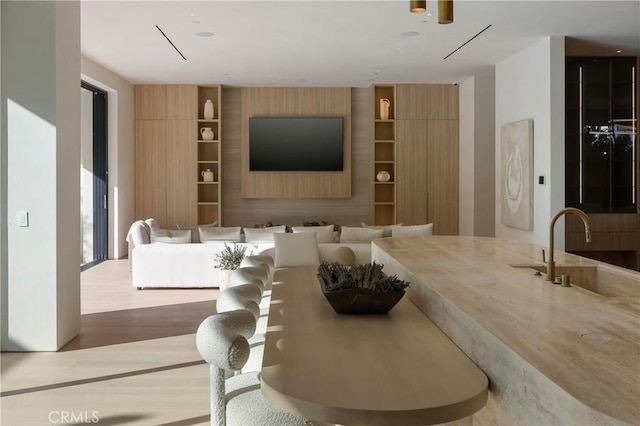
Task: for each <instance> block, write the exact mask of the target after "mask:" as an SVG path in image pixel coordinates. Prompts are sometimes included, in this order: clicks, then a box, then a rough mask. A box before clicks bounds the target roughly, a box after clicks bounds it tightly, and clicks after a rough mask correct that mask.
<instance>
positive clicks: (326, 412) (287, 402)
mask: <svg viewBox="0 0 640 426" xmlns="http://www.w3.org/2000/svg"><path fill="white" fill-rule="evenodd" d="M272 368H273V366H272V367H265V368H263V369H262V372H261V374H260V383H261V385H260V389H261V391H262V394H263V395H264V397H265V398H266V399H267V401H269V402H270V403H271V404H273V405H275V406H277V407H282V408H285V409H286V410H287V411H289V412H291V413H294V414H297V415H299V416H303V417H305V416H306V418H309V419H312V420H315V421H321V422H328V423H332V424H336V423H337V424H366V425H369V426H388V425H390V424H396V425H397V424H402V425H403V426H424V425H430V424H440V423H447V422H452V421H456V420H460V419H463V418H465V417H469V416H471V415H473V414H474V413H476V412H477V411H478V410H480V409H482V407H484V406H485V404H486V403H487V399H488V397H489V389H488V381H487V386H485V388H484V389H483V391H482V392H480V393H478V394H477V395H474V396H472V397H470V398H469V399H467V400H464V401H459V402H457V403H454V404H450V405H448V406H439V407H430V408H423V409H416V410H389V411H386V412H381V411H375V410H364V409H354V408H346V407H337V406H326V405H322V404H318V403H313V402H309V401H303V400H300V399H297V398H295V397H292V396H290V395H287V394H285V393H283V392H281V391H280V390H278V389H276V388H274V387H273V386H271V385H270V384H269V376H270V373H271V372H270V371H269V370H270V369H272ZM309 414H311V415H309Z"/></svg>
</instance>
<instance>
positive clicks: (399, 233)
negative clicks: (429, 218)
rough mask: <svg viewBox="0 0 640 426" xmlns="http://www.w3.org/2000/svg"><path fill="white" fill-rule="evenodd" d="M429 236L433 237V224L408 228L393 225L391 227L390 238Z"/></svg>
mask: <svg viewBox="0 0 640 426" xmlns="http://www.w3.org/2000/svg"><path fill="white" fill-rule="evenodd" d="M431 235H433V223H427V224H424V225H410V226H401V225H394V226H392V227H391V236H392V237H430V236H431Z"/></svg>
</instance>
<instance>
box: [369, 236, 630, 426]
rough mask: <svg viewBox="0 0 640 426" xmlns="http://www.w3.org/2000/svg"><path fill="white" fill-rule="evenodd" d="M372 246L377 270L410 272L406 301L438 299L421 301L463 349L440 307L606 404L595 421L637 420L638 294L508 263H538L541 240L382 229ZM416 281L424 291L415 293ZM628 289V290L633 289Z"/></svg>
mask: <svg viewBox="0 0 640 426" xmlns="http://www.w3.org/2000/svg"><path fill="white" fill-rule="evenodd" d="M372 254H373V259H375V260H377V261H378V262H380V263H383V264H385V271H387V272H388V273H396V274H398V276H399V277H400V278H402V279H408V280H410V281H412V283H413V285H412V287H413V289H412V290H411V293H410V294H413V297H412V300H414V299H418V301H416V300H414V303H416V304H418V305H419V304H420V301H419V299H420V298H421V297H422V296H424V297H423V299H425V300H426V299H427V298H431V299H438V301H437V302H433V300H432V301H429V302H424V300H423V302H424V304H425V306H421V309H423V310H424V311H425V313H426V314H427V315H429V316H430V317H431V319H432V320H433V321H434V322H435V323H436V324H437V325H438V326H439V327H440V328H442V329H443V331H445V333H447V334H449V337H450V338H452V340H454V342H456V343H457V344H458V345H459V346H461V348H462V349H463V350H465V348H464V346H465V342H463V341H458V340H460V339H456V336H452V334H455V332H451V333H449V332H447V328H449V329H451V330H455V329H456V327H457V328H460V327H461V326H459V325H452V324H451V323H450V324H448V325H446V326H445V324H444V323H443V321H447V320H446V319H444V318H445V317H446V316H449V321H450V322H451V315H455V316H456V317H455V318H454V321H453V322H460V323H466V322H468V323H469V324H473V326H474V327H478V326H479V327H480V328H479V329H478V330H482V332H483V333H484V332H485V331H486V332H487V333H489V334H487V336H491V338H493V337H495V338H497V339H498V340H499V341H500V342H501V343H502V344H503V345H504V346H506V347H507V348H508V349H509V350H510V352H511V353H514V354H516V355H517V357H519V358H520V359H522V360H523V361H524V362H526V363H528V364H529V365H530V366H532V367H533V370H532V371H537V372H540V373H541V374H542V375H544V377H545V378H547V379H549V380H550V381H551V382H552V383H553V384H555V385H557V386H558V387H559V388H560V389H561V390H562V391H564V392H566V393H567V394H569V395H570V396H571V397H572V398H574V399H575V400H577V401H578V402H579V403H582V404H584V405H586V406H587V407H589V408H590V409H592V410H595V411H596V412H597V413H601V414H604V417H602V418H599V421H604V422H605V423H606V422H607V417H608V416H610V417H611V418H612V419H615V420H618V421H621V422H625V423H629V424H639V423H640V297H638V296H635V295H624V296H616V297H608V296H602V295H600V294H596V293H594V292H591V291H588V290H585V289H582V288H578V287H570V288H567V287H561V286H559V285H554V284H552V283H551V282H549V281H545V279H544V277H540V276H535V275H534V274H533V271H532V270H530V269H527V268H514V267H513V266H511V265H528V264H541V263H542V247H538V246H535V245H533V244H529V243H523V242H517V241H508V240H501V239H495V238H483V237H454V236H435V237H426V238H425V237H411V238H387V239H380V240H376V241H374V243H373V252H372ZM547 255H548V254H547ZM555 261H556V263H557V265H566V266H584V267H594V268H598V269H607V268H608V269H613V270H614V272H616V273H619V275H621V276H623V277H624V278H625V279H626V280H627V282H628V283H631V285H632V286H636V285H637V288H640V273H636V272H633V271H627V270H622V269H621V268H616V267H612V266H607V265H603V264H601V263H598V262H595V261H592V260H590V259H585V258H581V257H578V256H575V255H571V254H568V253H564V252H560V251H556V252H555ZM416 283H421V284H422V285H421V286H416ZM422 288H423V289H425V290H427V291H428V294H425V293H422V296H420V294H419V293H421V292H422ZM636 290H637V289H636ZM636 290H632V291H631V293H632V294H638V292H637V291H636ZM416 294H418V296H416ZM436 305H439V306H440V308H439V307H438V306H436ZM445 305H447V306H449V305H450V306H449V307H446V308H444V309H447V314H446V315H444V316H443V315H441V311H442V309H441V307H442V306H445ZM434 317H442V318H443V319H439V318H435V319H434ZM439 322H441V323H439ZM460 336H463V334H460ZM485 340H486V339H485ZM489 350H491V348H490V347H489ZM465 352H467V355H468V356H470V357H471V358H472V359H473V360H474V361H476V363H478V365H479V366H480V367H481V368H483V370H484V371H485V373H486V374H487V375H488V376H489V379H490V381H494V380H495V381H497V382H500V381H501V380H502V379H501V378H499V377H492V375H491V372H490V371H487V369H485V367H484V366H483V365H482V362H478V361H477V360H476V358H477V357H474V353H473V352H474V348H473V347H469V348H467V350H465ZM469 352H472V353H469ZM496 371H497V370H496ZM525 391H526V389H525ZM583 418H584V417H583ZM596 418H598V417H597V416H596ZM586 419H587V420H588V419H591V417H588V416H587V417H586ZM603 419H604V420H603ZM599 421H598V422H599Z"/></svg>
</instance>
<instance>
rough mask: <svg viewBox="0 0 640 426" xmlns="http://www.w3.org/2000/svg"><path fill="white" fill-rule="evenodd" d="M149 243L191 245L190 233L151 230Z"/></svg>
mask: <svg viewBox="0 0 640 426" xmlns="http://www.w3.org/2000/svg"><path fill="white" fill-rule="evenodd" d="M151 243H152V244H154V243H163V244H184V243H191V231H186V230H185V231H180V230H177V231H174V230H172V229H154V228H151Z"/></svg>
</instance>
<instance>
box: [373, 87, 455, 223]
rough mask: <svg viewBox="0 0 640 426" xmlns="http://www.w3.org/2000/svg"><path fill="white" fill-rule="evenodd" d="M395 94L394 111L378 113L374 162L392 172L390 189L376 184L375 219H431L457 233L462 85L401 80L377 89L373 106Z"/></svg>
mask: <svg viewBox="0 0 640 426" xmlns="http://www.w3.org/2000/svg"><path fill="white" fill-rule="evenodd" d="M390 96H391V97H392V98H393V106H394V109H393V115H392V116H390V119H389V120H380V119H379V112H374V114H373V116H374V129H373V134H374V137H373V145H374V146H373V164H374V179H375V173H377V171H379V170H380V169H382V168H383V167H388V168H389V169H391V170H393V174H392V181H391V183H390V184H388V186H389V188H386V187H385V186H384V185H383V184H380V183H378V182H375V183H374V190H373V205H374V213H373V217H374V223H376V224H377V225H387V224H392V223H403V224H405V225H417V224H424V223H430V222H432V223H433V224H434V233H436V234H441V235H443V234H445V235H457V234H458V216H459V212H458V205H459V201H458V187H459V182H458V179H459V178H458V164H459V160H458V88H457V87H455V86H452V85H432V84H399V85H395V86H389V85H380V86H378V85H376V86H374V87H373V95H372V99H373V104H374V105H373V107H374V109H378V108H379V102H380V101H379V100H380V98H383V97H386V98H389V97H390Z"/></svg>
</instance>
